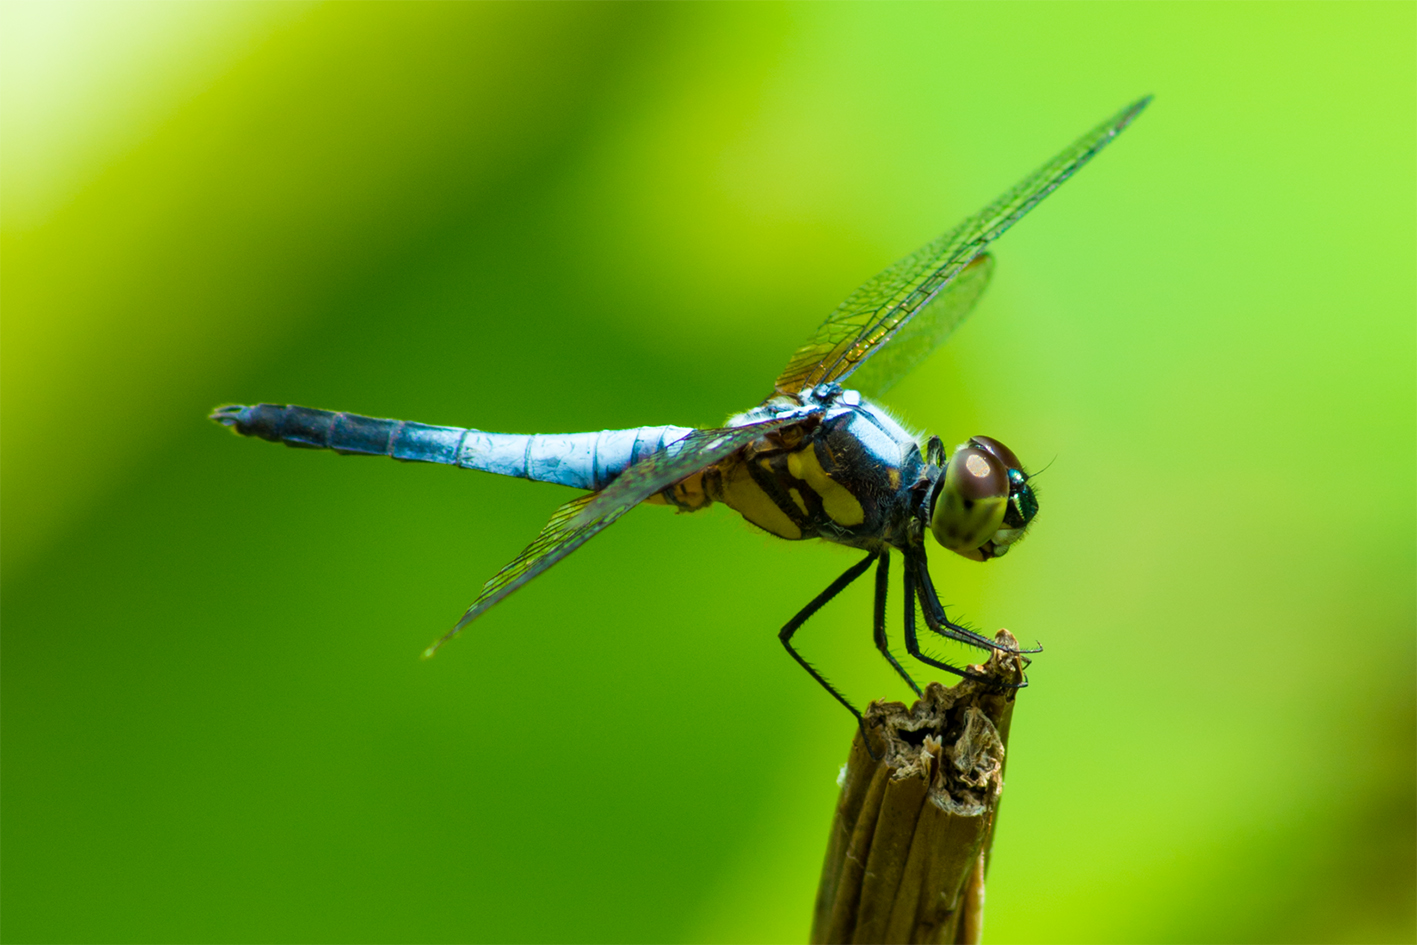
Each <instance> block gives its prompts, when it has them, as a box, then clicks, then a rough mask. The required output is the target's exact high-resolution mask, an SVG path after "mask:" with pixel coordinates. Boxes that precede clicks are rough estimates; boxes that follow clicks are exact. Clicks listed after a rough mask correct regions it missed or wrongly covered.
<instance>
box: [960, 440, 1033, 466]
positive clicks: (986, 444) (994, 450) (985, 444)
mask: <svg viewBox="0 0 1417 945" xmlns="http://www.w3.org/2000/svg"><path fill="white" fill-rule="evenodd" d="M969 445H970V446H972V447H974V448H975V449H977V450H983V451H984V452H986V453H990V454H992V455H993V456H996V457H998V459H999V460H1000V461H1001V462H1003V464H1004V467H1005V468H1006V469H1017V470H1018V471H1019V472H1023V463H1021V462H1019V459H1018V457H1017V456H1015V455H1014V451H1013V450H1011V449H1009V448H1008V447H1007V446H1005V445H1004V444H1002V443H1000V442H999V441H998V440H996V439H994V438H993V437H992V436H971V437H970V438H969Z"/></svg>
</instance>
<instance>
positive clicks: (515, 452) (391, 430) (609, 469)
mask: <svg viewBox="0 0 1417 945" xmlns="http://www.w3.org/2000/svg"><path fill="white" fill-rule="evenodd" d="M212 419H213V420H215V421H216V422H218V423H220V424H223V425H224V426H228V427H231V428H232V429H233V430H235V431H236V432H237V433H240V434H241V435H242V436H254V437H259V438H261V439H263V440H270V441H271V442H273V443H284V444H285V445H287V446H293V447H297V448H303V449H328V450H334V451H335V452H337V453H343V454H347V455H357V456H388V457H389V458H391V459H397V460H402V461H404V462H415V463H441V464H443V465H447V466H458V467H461V468H463V469H476V470H480V471H482V472H490V473H496V474H497V475H500V476H516V477H518V478H521V479H533V480H536V481H537V482H554V483H558V484H560V485H563V486H571V487H572V488H575V489H590V490H599V489H603V488H605V487H606V486H607V485H609V484H610V483H611V482H612V481H614V479H615V478H616V477H617V476H619V475H620V473H622V472H624V471H625V470H626V469H627V468H629V467H630V466H631V465H633V464H634V463H636V462H638V461H639V460H641V459H643V458H645V457H646V456H649V455H650V454H651V453H655V452H658V451H659V450H660V449H663V448H664V446H666V445H667V444H669V443H673V442H675V441H676V440H681V439H683V438H684V437H686V436H688V435H689V434H690V433H692V432H693V430H692V429H691V428H689V427H675V426H661V427H638V428H635V429H631V430H601V431H599V432H596V433H562V434H556V433H551V434H547V433H534V434H523V433H488V432H486V431H484V430H473V429H469V428H465V427H440V426H432V425H430V424H426V423H415V422H413V421H409V420H383V419H378V418H375V417H364V416H360V415H359V414H352V413H339V412H335V411H331V410H317V409H315V408H312V407H298V406H293V405H291V406H287V405H284V404H255V405H253V406H250V407H245V406H240V405H233V406H229V407H220V408H218V409H217V410H216V411H215V412H214V413H213V414H212Z"/></svg>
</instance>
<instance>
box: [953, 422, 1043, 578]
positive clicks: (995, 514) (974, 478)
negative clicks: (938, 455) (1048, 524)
mask: <svg viewBox="0 0 1417 945" xmlns="http://www.w3.org/2000/svg"><path fill="white" fill-rule="evenodd" d="M929 513H930V531H932V532H933V533H934V535H935V540H936V541H938V542H939V543H940V544H942V545H944V546H945V547H946V548H948V549H949V550H951V551H953V552H954V553H956V554H960V555H963V556H964V557H966V558H969V559H971V560H973V561H988V560H989V559H990V558H998V557H1002V556H1003V555H1004V554H1005V553H1007V552H1008V550H1009V547H1010V546H1011V545H1013V543H1014V542H1016V541H1018V540H1019V539H1020V538H1022V537H1023V533H1024V531H1026V530H1027V528H1028V524H1029V523H1030V522H1032V521H1033V517H1034V516H1035V515H1037V514H1038V497H1037V496H1036V495H1035V494H1034V492H1033V488H1032V487H1031V486H1030V485H1029V484H1028V474H1027V473H1025V472H1024V471H1023V464H1022V463H1020V462H1019V460H1018V457H1017V456H1015V455H1014V452H1013V450H1011V449H1009V448H1008V447H1007V446H1005V445H1004V444H1002V443H1000V442H999V441H998V440H996V439H994V438H992V437H988V436H975V437H970V440H969V442H968V443H966V444H964V445H963V446H960V447H959V448H957V449H956V450H955V452H954V455H953V456H951V457H950V460H949V462H948V463H946V464H945V468H944V471H943V472H942V473H941V474H940V476H939V478H938V479H936V480H935V486H934V488H933V489H932V490H931V493H930V506H929Z"/></svg>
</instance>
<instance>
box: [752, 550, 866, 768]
mask: <svg viewBox="0 0 1417 945" xmlns="http://www.w3.org/2000/svg"><path fill="white" fill-rule="evenodd" d="M877 554H879V552H875V551H873V552H871V553H870V554H869V555H867V556H866V557H865V558H864V559H863V560H862V561H860V562H858V563H856V564H853V565H852V566H851V567H849V568H847V569H846V573H844V574H843V575H842V576H841V577H839V578H837V579H836V580H835V581H832V582H831V584H829V585H827V589H826V590H824V591H822V592H821V593H820V594H818V595H817V596H816V597H814V598H812V600H811V602H810V603H809V604H807V606H806V607H803V608H802V609H801V610H799V611H798V612H797V616H795V617H793V618H792V619H791V620H789V621H787V625H786V626H784V627H783V628H782V629H781V630H779V631H778V634H777V638H778V639H779V640H781V641H782V645H783V646H784V647H786V648H787V652H788V653H789V654H790V655H791V656H792V658H793V659H795V660H796V661H797V663H798V665H800V666H801V667H802V668H803V669H805V670H806V671H807V673H808V674H809V675H810V676H811V677H812V678H813V679H815V680H816V681H817V683H818V684H819V685H820V686H821V687H822V688H823V689H825V690H826V691H827V692H829V693H831V697H832V698H833V699H835V700H836V701H837V702H840V703H841V704H842V705H844V706H846V710H847V711H848V712H850V713H851V714H852V715H854V716H856V724H857V725H858V726H860V728H861V737H862V738H865V737H866V728H865V725H866V723H865V720H864V719H863V718H862V716H861V713H860V712H859V711H858V710H857V708H856V706H854V705H852V704H851V703H850V702H847V701H846V697H845V696H843V695H842V694H841V693H840V692H838V691H837V689H836V687H835V686H833V685H832V684H831V683H829V682H827V680H826V677H825V676H823V675H822V674H821V673H819V672H817V671H816V670H815V669H814V668H813V667H812V664H811V663H808V662H807V661H806V660H804V659H803V658H802V655H801V654H800V653H798V652H797V650H795V649H794V648H793V646H792V635H793V634H794V633H796V632H797V630H798V628H799V627H801V626H802V625H803V624H804V623H806V622H807V621H808V620H809V619H810V618H811V616H812V615H813V614H815V613H816V612H817V611H819V610H821V609H822V607H823V606H824V605H825V604H826V603H827V602H828V601H830V600H831V599H832V598H833V597H835V596H836V595H838V594H840V593H841V592H842V590H843V589H845V588H846V586H847V585H848V584H850V583H851V582H852V581H854V580H856V579H857V578H859V577H860V576H861V575H863V574H865V573H866V569H867V568H869V567H870V566H871V562H872V561H875V560H876V556H877ZM866 744H867V747H868V748H869V746H870V744H871V743H870V740H869V739H867V741H866Z"/></svg>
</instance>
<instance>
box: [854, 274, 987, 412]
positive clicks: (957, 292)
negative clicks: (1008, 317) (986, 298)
mask: <svg viewBox="0 0 1417 945" xmlns="http://www.w3.org/2000/svg"><path fill="white" fill-rule="evenodd" d="M993 273H994V257H993V256H990V255H989V254H988V253H981V254H980V255H978V256H976V257H974V260H973V261H972V262H970V263H969V265H967V266H965V267H964V268H963V269H961V270H960V273H959V275H957V276H955V277H954V279H953V280H951V281H950V284H949V285H947V286H945V287H944V288H943V289H941V290H940V293H939V294H938V295H936V296H935V297H934V298H933V299H931V300H930V301H929V302H927V303H926V304H925V307H924V308H922V309H921V310H920V311H919V312H916V313H915V316H914V317H913V318H911V319H910V320H909V321H906V322H903V323H902V324H901V326H900V327H899V328H897V329H896V331H895V334H894V335H892V336H891V339H890V344H888V345H880V346H878V347H877V349H876V351H875V353H873V354H871V355H870V356H869V357H868V358H867V359H865V360H864V361H863V362H862V363H861V364H860V365H859V366H858V367H857V369H856V370H855V371H854V372H853V373H852V375H851V386H852V387H853V388H855V389H856V390H859V391H860V392H861V393H863V394H865V395H866V396H867V397H880V396H881V395H882V394H884V393H885V392H886V391H888V390H890V389H891V387H893V386H895V382H896V381H898V380H900V379H901V378H902V377H905V375H907V374H909V373H910V372H911V371H913V370H914V369H915V368H916V367H917V366H919V364H920V362H921V361H924V360H925V359H926V358H928V357H929V356H930V354H931V353H932V352H933V351H934V350H935V349H936V348H938V347H939V346H940V345H942V344H944V343H945V339H946V338H948V337H949V336H950V333H951V332H953V331H954V330H955V326H956V325H958V324H959V323H960V322H962V321H964V317H965V316H966V315H968V314H969V313H970V311H972V310H973V308H974V305H975V303H976V302H978V301H979V297H980V296H981V295H983V294H984V287H985V286H987V285H988V284H989V277H990V276H991V275H993Z"/></svg>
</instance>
